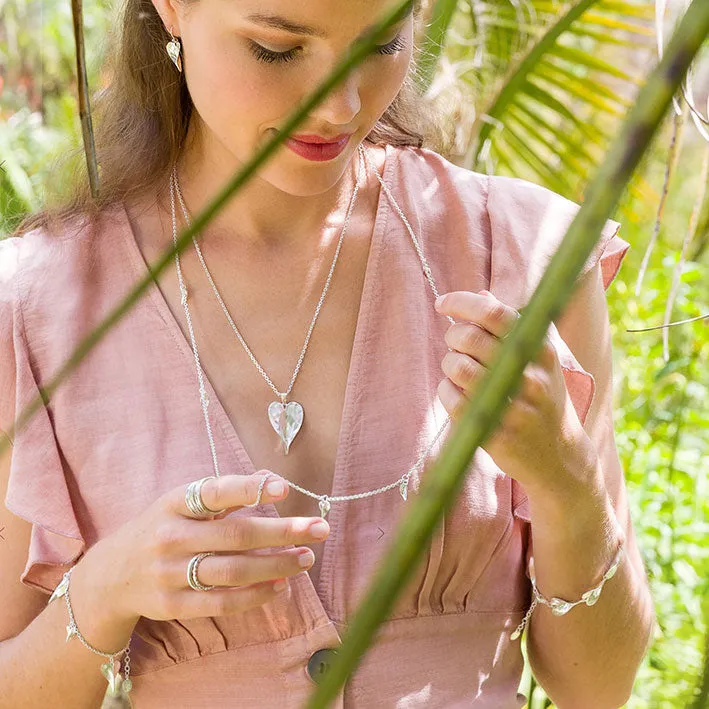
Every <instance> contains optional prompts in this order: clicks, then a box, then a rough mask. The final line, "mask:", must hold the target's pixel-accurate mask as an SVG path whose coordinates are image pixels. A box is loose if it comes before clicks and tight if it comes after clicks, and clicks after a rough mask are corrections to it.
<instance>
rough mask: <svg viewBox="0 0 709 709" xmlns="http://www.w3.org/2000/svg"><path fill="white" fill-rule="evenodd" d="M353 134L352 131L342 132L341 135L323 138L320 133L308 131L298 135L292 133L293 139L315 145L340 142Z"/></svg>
mask: <svg viewBox="0 0 709 709" xmlns="http://www.w3.org/2000/svg"><path fill="white" fill-rule="evenodd" d="M350 135H352V134H351V133H341V134H340V135H338V136H336V137H334V138H323V137H322V136H320V135H313V134H308V133H300V134H298V135H291V138H292V139H293V140H298V141H300V142H301V143H311V144H314V145H322V144H326V143H330V144H332V143H339V142H340V141H341V140H344V139H345V138H347V137H349V136H350Z"/></svg>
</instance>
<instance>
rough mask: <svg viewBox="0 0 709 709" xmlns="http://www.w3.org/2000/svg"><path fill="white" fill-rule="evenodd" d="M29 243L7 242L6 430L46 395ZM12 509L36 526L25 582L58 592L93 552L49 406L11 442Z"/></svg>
mask: <svg viewBox="0 0 709 709" xmlns="http://www.w3.org/2000/svg"><path fill="white" fill-rule="evenodd" d="M23 239H24V237H11V238H7V239H4V240H2V241H0V350H1V351H0V431H1V432H3V434H2V435H4V436H5V437H7V431H8V429H9V428H10V427H11V425H12V423H13V422H14V421H15V417H16V416H17V415H18V414H19V413H20V412H21V411H23V410H24V408H25V407H26V406H27V405H28V404H29V403H30V402H31V401H33V400H34V399H35V398H36V397H37V396H39V395H40V389H39V387H38V383H37V377H36V374H35V372H34V371H33V367H32V356H31V353H30V348H29V346H28V343H27V341H26V337H25V334H24V329H23V320H22V312H23V306H24V307H28V304H23V302H22V287H21V286H22V284H21V265H22V262H23V258H24V255H23ZM11 443H12V458H11V464H10V477H9V480H8V488H7V494H6V496H5V501H4V503H5V507H6V508H7V509H8V510H9V511H10V512H11V513H12V514H14V515H16V516H18V517H22V518H23V519H25V520H27V521H28V522H30V523H31V524H32V532H31V538H30V546H29V549H28V554H27V564H26V566H25V569H24V571H23V572H22V575H21V576H20V581H21V582H22V583H24V584H25V585H27V586H31V587H34V588H38V589H41V590H43V591H45V592H47V593H51V592H52V591H53V590H54V588H55V587H56V585H57V584H58V583H59V581H60V580H61V577H62V575H63V574H64V572H65V571H67V570H68V569H69V568H70V567H71V566H72V565H73V564H74V563H75V562H76V561H77V559H78V558H79V557H80V556H81V554H82V553H83V552H84V550H85V548H86V547H85V542H84V538H83V536H82V534H81V532H80V530H79V524H78V522H77V519H76V516H75V514H74V508H73V505H72V499H71V495H70V493H69V489H68V486H67V480H66V476H65V471H64V465H63V460H62V455H61V451H60V449H59V447H58V445H57V440H56V437H55V434H54V429H53V426H52V422H51V418H50V414H49V411H48V410H47V407H46V406H45V405H44V403H43V404H42V405H41V406H40V407H39V408H38V409H37V411H36V412H35V413H34V414H33V415H32V416H31V418H30V419H29V421H27V422H26V423H25V425H24V426H22V427H21V428H20V429H19V430H17V431H15V432H14V436H13V437H12V440H11Z"/></svg>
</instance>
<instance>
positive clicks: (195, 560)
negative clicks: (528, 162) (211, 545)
mask: <svg viewBox="0 0 709 709" xmlns="http://www.w3.org/2000/svg"><path fill="white" fill-rule="evenodd" d="M207 556H214V552H213V551H203V552H202V553H201V554H195V555H194V556H193V557H192V558H191V559H190V563H189V564H187V583H188V584H189V585H190V587H191V588H193V589H194V590H195V591H211V590H212V589H213V588H214V586H204V585H202V584H201V583H200V582H199V579H198V578H197V568H198V566H199V562H200V561H202V559H204V558H205V557H207Z"/></svg>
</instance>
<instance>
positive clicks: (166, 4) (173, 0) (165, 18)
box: [151, 0, 183, 37]
mask: <svg viewBox="0 0 709 709" xmlns="http://www.w3.org/2000/svg"><path fill="white" fill-rule="evenodd" d="M151 2H152V3H153V6H154V7H155V10H156V11H157V13H158V15H160V19H161V20H162V22H163V25H165V32H166V33H168V32H169V31H170V30H171V29H172V34H173V35H175V37H181V36H182V28H181V26H180V20H181V19H182V17H183V16H181V15H180V14H179V13H178V11H177V10H178V7H179V6H180V2H179V1H178V0H151Z"/></svg>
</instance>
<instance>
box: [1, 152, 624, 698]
mask: <svg viewBox="0 0 709 709" xmlns="http://www.w3.org/2000/svg"><path fill="white" fill-rule="evenodd" d="M383 179H384V181H385V182H386V184H387V185H388V186H389V188H390V190H391V192H392V194H393V195H394V197H395V199H396V200H397V202H398V204H399V206H400V207H401V209H402V210H403V212H404V214H405V215H406V216H407V219H408V220H409V223H410V224H411V226H412V228H413V230H414V233H415V234H416V235H417V237H418V238H419V240H420V243H421V246H422V248H423V250H424V253H425V254H426V257H427V259H428V261H429V263H430V265H431V268H432V271H433V277H434V279H435V282H436V284H437V286H438V289H439V291H440V292H441V293H445V292H449V291H452V290H471V291H478V290H480V289H489V290H491V291H492V292H493V293H494V294H495V295H496V296H497V297H499V298H500V299H501V300H503V301H505V302H506V303H508V304H509V305H512V306H513V307H516V308H519V307H521V306H523V305H524V304H525V303H526V302H527V300H528V299H529V297H530V296H531V294H532V292H533V289H534V287H535V286H536V284H537V283H538V280H539V277H540V276H541V274H542V273H543V269H544V267H545V266H546V264H547V263H548V261H549V259H550V257H551V255H552V254H553V252H554V251H555V249H556V248H557V247H558V245H559V243H560V241H561V239H562V238H563V236H564V233H565V231H566V229H567V227H568V225H569V224H570V222H571V220H572V218H573V216H574V214H575V212H576V210H577V209H578V205H576V204H575V203H574V202H570V201H569V200H567V199H565V198H563V197H561V196H559V195H557V194H555V193H554V192H551V191H549V190H547V189H544V188H541V187H538V186H536V185H533V184H532V183H529V182H526V181H524V180H520V179H512V178H507V177H487V176H485V175H482V174H479V173H475V172H472V171H469V170H466V169H464V168H461V167H458V166H456V165H454V164H453V163H451V162H449V161H447V160H446V159H445V158H443V157H442V156H440V155H439V154H437V153H436V152H433V151H430V150H427V149H419V148H413V147H406V148H402V147H395V146H387V150H386V162H385V166H384V171H383ZM619 226H620V225H619V224H618V223H617V222H615V221H612V220H609V221H608V222H607V224H606V225H605V227H604V229H603V233H602V237H601V239H600V241H599V243H598V245H597V246H596V248H595V249H594V252H593V253H592V255H591V256H590V258H589V259H588V262H587V264H586V266H585V268H584V273H586V272H588V271H589V270H590V269H592V268H594V267H595V266H596V264H599V263H600V268H601V272H602V279H603V285H604V287H605V288H607V287H608V285H609V284H610V283H611V281H612V280H613V278H614V277H615V275H616V273H617V271H618V269H619V267H620V264H621V261H622V259H623V256H624V255H625V253H626V251H627V250H628V248H629V245H628V243H627V242H625V241H624V240H623V239H621V238H620V237H619V236H617V231H618V227H619ZM145 274H146V264H145V262H144V260H143V258H142V255H141V252H140V250H139V249H138V246H137V243H136V241H135V237H134V235H133V233H132V231H131V229H130V226H129V223H128V220H127V217H126V212H125V210H124V208H123V206H122V205H117V206H115V207H114V208H113V209H112V210H111V211H110V212H107V213H106V215H105V220H104V221H103V223H102V226H101V227H100V229H99V230H98V231H97V232H96V233H89V229H87V228H84V229H81V228H79V229H76V230H71V232H69V231H68V232H67V233H64V234H51V235H48V234H47V233H45V232H44V231H43V230H40V229H37V230H34V231H32V232H30V233H28V234H26V235H25V236H24V237H21V238H10V239H6V240H5V241H3V242H0V344H1V346H2V351H1V352H0V429H5V430H6V429H8V428H9V422H10V421H12V420H13V416H14V413H15V410H16V407H15V404H16V405H17V408H18V409H19V408H20V407H24V405H25V404H26V403H27V402H28V401H30V400H31V399H32V398H33V397H34V396H35V395H36V394H37V391H38V390H37V387H38V385H42V384H43V383H45V382H47V381H48V380H49V379H50V378H51V375H52V374H53V373H54V372H55V371H56V370H57V368H58V367H59V366H60V365H61V364H62V363H63V362H64V360H65V358H67V357H68V356H69V354H70V353H71V351H72V350H73V348H74V347H75V346H76V344H77V343H78V342H79V341H80V340H81V338H83V337H84V336H85V335H86V334H87V333H88V332H89V331H90V330H91V329H92V328H93V327H94V326H95V325H96V324H97V323H98V322H99V321H100V320H101V319H102V318H103V317H104V316H105V315H106V314H107V313H108V312H109V311H110V310H111V308H112V307H113V306H114V305H115V304H116V303H117V302H118V301H119V300H121V299H122V298H123V297H124V295H125V294H126V293H127V292H128V290H129V289H130V288H131V286H132V284H133V283H134V282H135V281H136V280H137V279H138V278H140V277H143V276H144V275H145ZM433 301H434V298H433V294H432V291H431V289H430V287H429V285H428V283H427V281H426V278H425V276H424V274H423V273H422V270H421V265H420V262H419V259H418V257H417V255H416V252H415V249H414V247H413V244H412V242H411V240H410V237H409V234H408V232H407V231H406V227H405V225H404V223H403V222H402V220H401V218H400V216H399V215H398V213H397V211H396V209H395V208H394V207H393V205H392V204H390V201H389V199H388V197H387V196H386V193H385V191H384V190H381V191H380V196H379V203H378V211H377V214H376V226H375V229H374V233H373V237H372V243H371V249H370V253H369V257H368V263H367V271H366V279H365V283H364V290H363V293H362V296H361V304H360V311H359V316H358V322H357V329H356V335H355V341H354V348H353V352H352V360H351V365H350V370H349V373H348V379H347V390H346V397H345V403H344V413H343V418H342V427H341V431H340V437H339V446H338V450H337V459H336V464H335V471H334V482H333V490H332V491H331V494H332V495H342V494H353V493H357V492H361V491H364V490H371V489H374V488H377V487H380V486H384V485H387V484H389V483H391V482H393V481H394V480H396V479H397V478H399V477H400V476H401V475H402V474H403V473H404V472H405V471H407V470H409V469H410V468H411V467H412V465H413V464H414V463H415V461H416V460H417V459H418V457H419V456H420V455H421V453H423V451H424V450H425V449H426V447H427V446H428V445H429V443H430V441H431V440H432V439H433V436H434V435H435V433H436V432H437V431H438V429H439V427H440V426H441V424H442V423H443V421H444V419H445V416H446V412H445V409H444V408H443V406H442V404H441V403H440V401H439V400H438V397H437V387H438V384H439V382H440V380H441V379H442V378H443V374H442V371H441V369H440V365H441V360H442V359H443V356H444V355H445V353H446V351H447V346H446V344H445V342H444V333H445V332H446V330H447V329H448V327H449V326H450V323H449V321H448V320H447V319H446V318H445V316H443V315H439V314H437V313H436V312H435V311H434V309H433ZM579 327H583V323H579ZM315 334H316V335H317V333H315ZM550 334H551V336H552V338H553V342H554V344H555V345H556V347H557V352H558V355H559V358H560V361H561V363H562V366H563V372H564V376H565V380H566V384H567V388H568V389H569V393H570V395H571V397H572V399H573V402H574V405H575V407H576V410H577V413H578V414H579V417H580V419H581V420H582V422H583V420H584V418H585V416H586V413H587V412H588V409H589V406H590V404H591V401H592V399H593V396H594V378H593V376H592V375H591V374H590V373H589V372H587V371H586V370H584V369H583V367H581V365H580V364H579V362H578V360H577V359H576V357H575V356H574V354H572V352H571V351H570V349H569V348H568V346H567V345H566V343H565V341H564V340H563V339H562V338H561V336H560V335H559V333H558V331H557V329H556V327H555V326H554V325H552V327H551V328H550ZM196 381H197V378H196V374H195V369H194V358H193V355H192V351H191V347H190V344H189V342H188V341H187V340H186V339H185V338H184V336H183V335H182V332H181V330H180V328H179V326H178V324H177V322H176V321H175V320H174V317H173V316H172V315H171V313H170V310H169V309H168V307H167V304H166V302H165V300H164V298H163V297H162V295H161V293H160V291H159V289H158V288H157V286H156V285H155V284H154V283H153V284H151V287H150V290H149V292H148V293H147V295H146V297H144V298H142V299H141V300H140V302H139V303H138V304H137V306H136V307H135V308H134V309H133V310H132V311H131V312H130V313H129V314H128V315H127V316H126V317H125V318H124V319H123V320H122V321H121V322H120V323H119V325H118V326H117V327H116V328H115V329H114V330H113V331H112V333H111V334H110V335H109V336H108V337H107V338H105V339H104V340H103V341H102V342H101V343H100V344H99V345H98V346H97V347H96V348H95V349H94V350H93V351H92V352H91V354H90V355H89V356H88V357H87V358H86V359H85V360H84V361H83V362H82V364H81V365H80V366H79V368H78V369H77V370H75V371H74V372H73V373H72V375H71V376H70V377H69V378H68V379H67V380H66V381H65V383H64V384H63V385H62V386H60V387H59V389H58V390H57V392H56V393H55V395H54V396H53V398H52V400H51V401H50V402H49V403H48V404H47V405H46V407H44V408H41V409H40V410H39V411H38V412H37V414H36V415H35V416H34V417H33V418H32V420H31V421H30V423H29V424H28V425H27V426H26V427H25V428H24V429H23V430H21V431H20V432H18V433H17V435H16V437H15V440H14V442H13V452H12V469H11V475H10V480H9V489H8V492H7V497H6V499H5V505H6V506H7V508H8V509H9V510H10V511H11V512H12V513H14V514H16V515H19V516H20V517H23V518H24V519H26V520H28V521H29V522H31V523H32V525H33V527H32V537H31V544H30V548H29V553H28V558H27V565H26V568H25V570H24V572H23V573H22V576H21V580H22V582H23V583H25V584H27V585H30V586H34V587H36V588H40V589H43V590H45V591H46V592H47V593H48V594H49V593H50V592H51V591H52V590H53V588H54V587H55V586H56V585H57V583H58V582H59V581H60V579H61V576H62V574H63V573H64V572H65V571H66V570H67V569H68V568H69V567H70V566H71V565H72V564H73V563H75V562H76V561H77V560H78V559H79V557H80V556H81V554H82V553H83V552H84V551H85V550H86V549H87V548H88V547H90V546H91V545H93V544H94V543H95V542H97V541H98V540H100V539H101V538H102V537H104V536H106V535H109V534H111V533H112V532H113V531H114V530H116V529H117V528H118V527H119V526H121V525H123V524H124V523H125V522H126V521H127V520H129V519H131V518H134V517H135V516H137V515H138V514H139V513H140V512H142V511H143V509H145V508H146V507H147V506H149V505H150V504H151V503H152V502H153V501H154V500H155V499H156V498H157V497H158V496H159V495H161V494H162V493H164V492H165V491H166V490H168V489H171V488H174V487H175V486H177V485H179V484H184V483H187V482H189V481H191V480H196V479H198V478H201V477H203V476H205V475H211V474H213V469H212V460H211V452H210V449H209V443H208V439H207V435H206V431H205V427H204V420H203V414H202V410H201V406H200V403H199V394H198V388H197V383H196ZM208 396H209V398H210V401H211V402H212V405H211V406H210V415H211V416H212V428H213V433H214V439H215V445H216V448H217V454H218V456H219V460H220V464H221V469H222V471H223V472H222V474H235V475H249V474H252V473H254V472H256V471H255V469H254V467H253V465H252V463H251V461H250V460H249V458H248V457H247V455H246V452H245V449H244V447H243V445H242V444H241V442H240V440H239V435H238V432H237V431H236V430H235V429H234V426H233V425H232V424H231V423H230V420H229V419H228V417H227V415H226V413H225V410H224V408H223V406H222V405H221V403H220V402H219V400H218V399H217V397H216V395H215V393H214V390H213V388H212V387H211V385H210V384H209V383H208ZM611 430H612V426H611ZM448 431H450V428H449V429H448ZM446 433H447V432H446ZM445 438H446V435H445V434H444V436H442V438H441V439H440V440H439V442H438V444H437V445H436V446H435V447H434V449H433V450H432V452H431V454H430V458H429V460H430V459H432V458H434V457H435V455H436V453H437V452H438V451H439V450H440V446H441V445H442V443H443V442H444V440H445ZM425 469H428V466H427V468H425ZM425 469H424V470H425ZM423 474H425V472H424V473H423ZM419 483H420V477H419V475H418V474H414V475H413V476H412V478H411V481H410V486H409V494H410V495H414V494H416V491H417V489H418V487H419ZM292 494H293V493H292ZM405 508H406V503H405V502H404V501H403V500H402V498H401V496H400V495H399V491H398V489H397V488H394V489H393V490H390V491H389V492H387V493H384V494H381V495H376V496H373V497H369V498H365V499H364V500H360V501H357V502H354V503H348V504H344V505H342V504H340V505H337V504H336V505H333V508H332V510H331V511H330V513H329V515H328V520H329V522H330V525H331V534H330V536H329V538H328V539H327V541H326V542H325V546H324V550H323V552H322V555H323V558H322V567H321V574H320V578H319V582H318V584H317V586H315V585H314V584H313V583H312V581H311V579H310V576H309V575H308V573H307V572H302V573H300V574H298V575H297V576H295V577H292V579H291V587H292V592H291V596H290V598H289V599H285V600H280V599H277V600H274V601H272V602H269V603H266V604H264V605H263V606H260V607H258V608H255V609H252V610H249V611H247V612H245V613H243V614H241V615H231V616H227V617H209V618H199V619H193V620H171V621H168V622H156V621H152V620H148V619H146V618H141V620H140V622H139V623H138V625H137V626H136V628H135V632H134V634H133V638H132V641H131V658H132V662H131V670H132V678H133V680H134V689H133V692H132V693H131V697H132V700H133V703H134V706H135V707H136V708H137V709H162V708H163V707H166V706H171V705H172V706H189V707H191V709H207V708H209V709H226V708H227V707H236V706H239V707H250V708H257V707H279V708H285V707H297V706H301V705H302V704H303V703H304V702H305V700H306V698H307V697H308V696H309V694H310V692H311V690H312V689H313V687H314V683H313V679H312V678H311V675H310V672H309V663H310V669H312V666H313V665H314V664H316V660H317V658H316V659H315V660H313V661H311V658H313V656H314V654H315V653H316V652H317V651H318V650H321V649H322V648H336V647H337V646H338V644H340V643H341V637H342V632H343V630H344V629H345V627H346V625H347V622H348V619H349V618H350V614H351V613H352V612H353V611H354V609H355V608H356V606H357V603H358V600H359V599H360V597H361V595H362V594H363V592H364V591H365V590H366V588H367V586H368V583H369V580H370V576H371V574H372V573H373V571H374V569H375V567H376V565H377V564H378V563H379V560H380V558H381V555H382V553H383V551H384V550H385V548H386V546H387V545H386V544H385V543H384V542H383V541H379V540H380V538H381V537H382V532H384V535H385V536H384V540H385V541H386V540H390V539H391V538H392V535H393V534H394V531H395V528H396V525H397V522H398V520H399V517H400V515H401V514H403V513H404V512H405ZM232 514H234V515H246V516H250V515H266V516H269V517H277V516H278V515H279V512H278V510H277V506H275V505H273V504H264V505H261V506H259V507H257V508H254V509H243V510H238V511H235V512H233V513H232ZM313 514H316V512H314V513H313ZM530 527H531V525H530V518H529V510H528V505H527V500H526V497H525V495H524V491H523V488H522V486H521V485H520V484H519V483H517V482H516V481H514V480H513V479H512V478H510V477H508V476H507V475H505V473H504V472H503V471H502V470H501V469H500V468H498V467H497V466H496V465H495V464H494V462H493V461H492V459H491V458H490V456H489V455H488V454H487V453H486V452H485V451H484V450H483V449H478V451H477V452H476V455H475V457H474V459H473V462H472V463H471V466H470V469H469V472H468V474H467V477H466V481H465V486H464V488H463V489H462V491H461V493H460V496H459V498H458V499H457V501H456V503H455V506H454V508H453V509H452V510H451V512H450V513H449V514H448V515H446V517H445V521H444V524H443V525H441V527H439V530H438V532H437V533H436V534H435V536H434V537H433V539H432V541H431V543H430V545H429V546H428V547H427V549H426V552H425V554H424V557H423V561H422V563H421V564H420V566H419V568H418V570H417V571H416V572H415V573H414V574H413V576H412V577H411V580H410V582H409V584H408V585H407V588H406V591H405V593H403V594H402V595H401V596H400V597H399V599H398V601H397V603H396V605H395V608H394V610H393V612H392V614H391V616H390V619H389V620H388V621H387V622H386V623H385V624H384V625H383V626H382V627H381V629H380V633H379V635H378V638H377V642H376V645H374V646H373V647H372V648H371V649H370V650H369V652H368V653H367V654H366V655H365V656H364V658H363V660H362V662H361V664H360V666H359V668H358V669H357V671H356V673H355V674H354V675H353V676H352V677H351V678H350V679H349V681H348V682H347V684H346V685H345V687H344V689H343V691H342V692H341V693H340V695H339V697H338V699H337V702H335V703H334V704H333V706H335V707H343V708H346V709H371V707H379V708H386V707H391V708H392V709H393V708H395V707H396V708H397V709H414V708H415V707H426V709H436V708H439V707H440V708H446V709H452V708H454V707H476V708H477V709H482V708H483V707H485V708H489V709H513V708H517V707H521V706H523V704H524V702H525V699H524V697H523V695H522V694H519V693H518V692H517V688H518V685H519V682H520V678H521V672H522V669H523V658H522V654H521V650H520V642H519V640H517V641H511V640H510V633H511V632H512V630H514V628H515V627H516V626H517V625H518V623H519V622H520V620H521V619H522V616H523V615H524V613H525V611H526V609H527V608H528V606H529V603H530V597H531V585H530V582H529V579H528V577H527V575H526V571H525V569H526V566H525V563H526V560H527V558H528V555H529V553H530V551H531V543H530V542H531V535H530ZM318 657H322V653H321V655H320V656H318Z"/></svg>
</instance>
